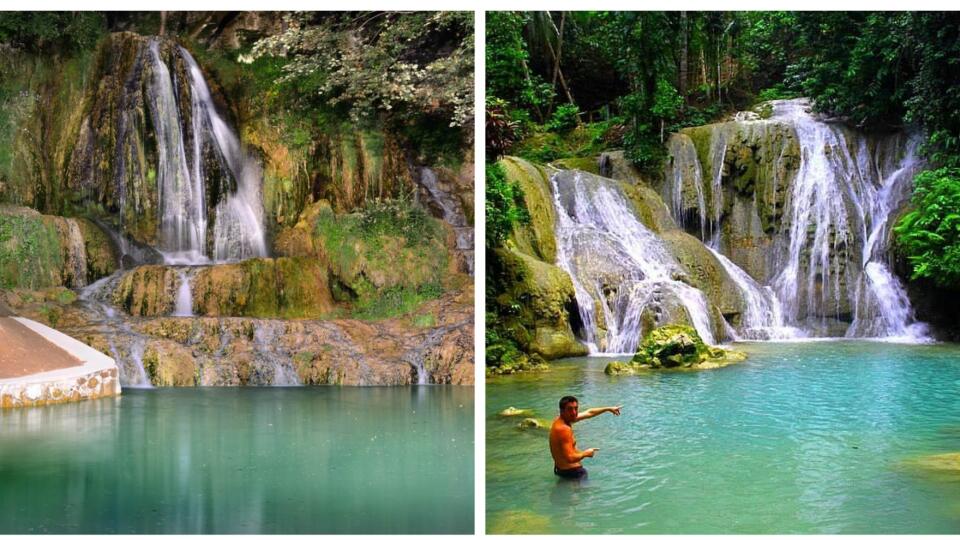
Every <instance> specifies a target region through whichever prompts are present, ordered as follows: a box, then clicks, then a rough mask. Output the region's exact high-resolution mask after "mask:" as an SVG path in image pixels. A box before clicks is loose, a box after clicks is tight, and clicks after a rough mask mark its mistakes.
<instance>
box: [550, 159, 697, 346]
mask: <svg viewBox="0 0 960 540" xmlns="http://www.w3.org/2000/svg"><path fill="white" fill-rule="evenodd" d="M551 184H552V187H553V190H554V204H555V206H556V209H557V223H556V235H557V266H559V267H560V268H562V269H564V270H565V271H566V272H567V273H568V274H570V277H571V278H572V280H573V285H574V290H575V292H576V299H577V305H578V308H579V311H580V317H581V320H582V321H583V324H584V334H585V335H584V336H583V337H584V339H585V341H586V343H587V345H588V347H589V348H590V351H591V352H605V353H633V352H635V351H636V349H637V345H638V343H639V340H640V337H641V329H642V327H643V325H644V319H645V318H646V319H647V321H648V323H652V324H655V323H656V322H657V321H658V320H659V319H660V317H661V315H662V313H663V310H666V309H672V310H674V311H681V310H682V311H683V312H684V313H685V317H686V318H687V319H688V320H689V322H690V323H691V324H692V325H693V326H694V327H695V328H696V329H697V332H699V334H700V336H701V338H703V340H704V341H705V342H708V343H711V344H712V343H715V339H714V334H713V331H712V328H711V324H710V315H709V312H708V310H707V303H706V299H705V297H704V295H703V293H702V292H701V291H699V290H697V289H696V288H694V287H692V286H690V285H688V284H687V283H685V282H683V281H681V280H680V278H682V277H683V276H684V271H683V269H682V268H681V266H680V264H679V263H678V262H677V261H676V259H675V258H674V257H673V255H671V254H670V251H669V250H668V249H667V247H666V245H665V244H664V242H663V240H661V239H660V238H659V237H658V236H657V235H656V234H654V233H653V232H652V231H650V230H649V229H648V228H647V227H645V226H644V225H643V224H642V223H641V222H640V221H639V220H638V219H637V217H636V215H635V214H634V211H633V209H632V207H631V204H630V203H629V201H627V199H626V198H625V197H624V195H623V193H622V192H621V191H620V189H619V187H618V186H617V183H616V181H613V180H610V179H606V178H602V177H598V176H593V175H587V174H585V173H582V172H580V171H561V172H558V173H556V174H554V175H553V177H552V178H551Z"/></svg>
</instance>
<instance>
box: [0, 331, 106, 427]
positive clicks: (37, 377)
mask: <svg viewBox="0 0 960 540" xmlns="http://www.w3.org/2000/svg"><path fill="white" fill-rule="evenodd" d="M15 319H16V320H17V321H18V322H20V323H22V324H23V325H24V326H26V327H27V328H29V329H31V330H33V331H34V332H36V333H37V334H39V335H40V336H41V337H43V338H45V339H47V340H48V341H50V342H52V343H53V344H54V345H56V346H58V347H60V348H62V349H64V350H66V351H67V352H69V353H70V354H72V355H74V356H76V357H77V358H79V359H80V361H81V362H83V364H82V365H80V366H75V367H70V368H64V369H57V370H53V371H45V372H41V373H34V374H31V375H27V376H24V377H17V378H12V379H0V408H2V409H6V408H13V407H32V406H39V405H50V404H53V403H65V402H69V401H80V400H83V399H95V398H100V397H107V396H116V395H120V377H119V374H118V372H117V364H116V363H115V362H114V361H113V359H112V358H110V357H109V356H107V355H105V354H103V353H101V352H100V351H97V350H96V349H93V348H92V347H89V346H87V345H84V344H83V343H81V342H79V341H77V340H75V339H73V338H71V337H70V336H68V335H66V334H63V333H60V332H57V331H56V330H54V329H52V328H50V327H48V326H44V325H42V324H40V323H38V322H35V321H32V320H30V319H24V318H22V317H15Z"/></svg>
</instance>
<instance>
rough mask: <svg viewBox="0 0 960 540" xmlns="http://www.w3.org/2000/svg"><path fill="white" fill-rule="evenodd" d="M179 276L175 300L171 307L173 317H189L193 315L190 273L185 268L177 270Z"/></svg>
mask: <svg viewBox="0 0 960 540" xmlns="http://www.w3.org/2000/svg"><path fill="white" fill-rule="evenodd" d="M177 276H178V277H179V278H180V287H179V288H178V289H177V301H176V304H175V306H174V309H173V315H174V317H190V316H192V315H193V295H192V294H191V293H190V275H189V274H187V272H186V270H181V271H179V272H177Z"/></svg>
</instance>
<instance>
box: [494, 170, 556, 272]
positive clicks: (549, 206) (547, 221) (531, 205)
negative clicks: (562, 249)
mask: <svg viewBox="0 0 960 540" xmlns="http://www.w3.org/2000/svg"><path fill="white" fill-rule="evenodd" d="M500 165H501V166H502V167H503V170H504V172H505V173H506V177H507V181H508V182H510V183H513V184H516V185H518V186H519V187H520V191H521V192H522V193H523V201H524V206H525V208H526V209H527V213H528V214H529V216H530V223H529V224H528V225H522V226H516V227H514V231H513V234H512V235H511V241H512V242H513V243H514V244H515V245H516V246H517V249H519V250H520V251H522V252H523V253H526V254H527V255H530V256H533V257H536V258H538V259H540V260H541V261H544V262H547V263H551V264H552V263H553V262H554V261H556V258H557V241H556V235H555V233H554V227H555V223H556V219H557V211H556V207H555V206H554V202H553V191H552V190H551V189H550V178H549V176H548V175H549V173H548V171H547V169H544V168H543V167H541V166H539V165H534V164H533V163H530V162H529V161H526V160H523V159H520V158H515V157H506V158H504V159H503V160H501V161H500Z"/></svg>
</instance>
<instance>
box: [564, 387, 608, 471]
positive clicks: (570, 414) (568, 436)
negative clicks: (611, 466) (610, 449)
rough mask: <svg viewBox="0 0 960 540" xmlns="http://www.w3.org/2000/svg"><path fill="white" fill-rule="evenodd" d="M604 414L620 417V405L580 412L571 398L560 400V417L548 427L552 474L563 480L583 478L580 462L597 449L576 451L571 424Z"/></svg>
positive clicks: (575, 400) (591, 455) (578, 405)
mask: <svg viewBox="0 0 960 540" xmlns="http://www.w3.org/2000/svg"><path fill="white" fill-rule="evenodd" d="M605 412H609V413H613V414H614V416H620V405H617V406H616V407H599V408H596V409H588V410H587V411H586V412H583V413H581V412H580V403H579V402H577V398H575V397H573V396H565V397H563V398H561V399H560V416H558V417H557V418H556V419H555V420H554V421H553V425H551V426H550V453H551V454H553V474H555V475H557V476H560V477H563V478H583V477H584V476H586V475H587V470H586V469H584V468H583V466H582V465H581V464H580V461H581V460H583V459H584V458H588V457H593V456H594V454H596V453H597V450H599V448H587V449H586V450H584V451H583V452H581V451H579V450H577V440H576V439H574V438H573V424H574V423H575V422H579V421H580V420H586V419H587V418H593V417H594V416H597V415H600V414H603V413H605Z"/></svg>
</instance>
